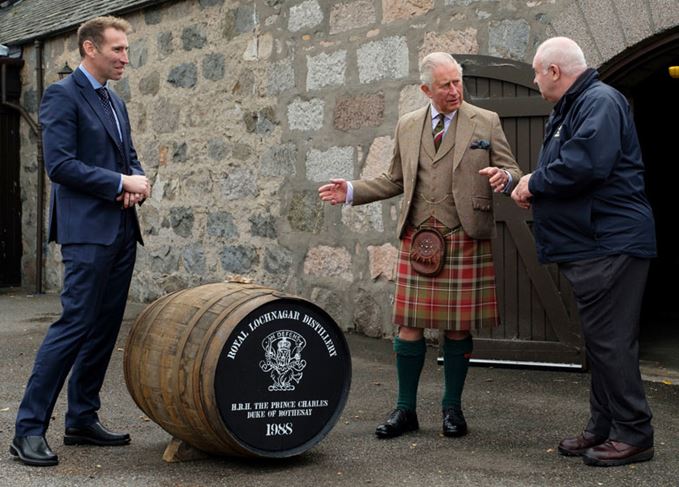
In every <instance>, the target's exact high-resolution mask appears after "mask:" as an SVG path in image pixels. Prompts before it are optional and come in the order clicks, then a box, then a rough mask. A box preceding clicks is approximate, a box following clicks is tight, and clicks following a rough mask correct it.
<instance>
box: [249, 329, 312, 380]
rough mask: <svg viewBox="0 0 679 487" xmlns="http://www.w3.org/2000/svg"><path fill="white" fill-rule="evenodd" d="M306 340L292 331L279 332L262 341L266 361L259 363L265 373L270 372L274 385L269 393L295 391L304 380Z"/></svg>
mask: <svg viewBox="0 0 679 487" xmlns="http://www.w3.org/2000/svg"><path fill="white" fill-rule="evenodd" d="M304 347H306V339H305V338H304V337H303V336H302V335H300V334H299V333H296V332H294V331H291V330H279V331H276V332H274V333H271V334H270V335H268V336H267V337H266V338H264V340H262V348H263V349H264V360H262V361H260V362H259V368H260V369H262V371H263V372H269V373H270V374H269V375H270V376H271V379H272V380H273V384H271V385H270V386H269V391H294V390H295V384H299V381H300V380H302V375H303V374H302V370H304V367H306V360H302V355H301V354H302V350H303V349H304Z"/></svg>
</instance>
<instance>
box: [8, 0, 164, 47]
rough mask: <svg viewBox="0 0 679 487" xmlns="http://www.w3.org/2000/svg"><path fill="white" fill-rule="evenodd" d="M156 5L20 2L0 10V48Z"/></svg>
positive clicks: (122, 0)
mask: <svg viewBox="0 0 679 487" xmlns="http://www.w3.org/2000/svg"><path fill="white" fill-rule="evenodd" d="M165 1H167V0H165ZM157 3H163V0H20V1H19V2H17V3H14V4H13V5H9V6H6V7H3V8H0V44H4V45H6V46H11V45H20V44H26V43H27V42H30V41H33V40H35V39H38V38H41V37H49V36H53V35H57V34H60V33H63V32H67V31H69V30H73V29H75V28H76V27H77V26H78V25H80V24H81V23H82V22H84V21H85V20H87V19H90V18H92V17H96V16H98V15H109V14H114V15H121V14H123V13H127V12H132V11H135V10H140V9H142V8H144V7H146V6H148V5H153V4H157Z"/></svg>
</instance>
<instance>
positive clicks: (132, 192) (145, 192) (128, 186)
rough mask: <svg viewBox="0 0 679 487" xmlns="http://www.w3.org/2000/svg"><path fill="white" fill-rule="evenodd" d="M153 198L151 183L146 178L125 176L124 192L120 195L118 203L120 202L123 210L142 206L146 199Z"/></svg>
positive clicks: (134, 175)
mask: <svg viewBox="0 0 679 487" xmlns="http://www.w3.org/2000/svg"><path fill="white" fill-rule="evenodd" d="M150 197H151V183H149V180H148V178H147V177H146V176H144V175H141V174H133V175H131V176H128V175H126V174H123V192H122V193H120V195H118V197H117V198H116V201H120V202H121V203H122V205H123V208H130V207H132V206H134V205H136V204H141V203H142V202H143V201H144V200H145V199H146V198H150Z"/></svg>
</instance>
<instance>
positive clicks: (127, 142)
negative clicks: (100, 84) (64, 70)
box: [40, 69, 144, 245]
mask: <svg viewBox="0 0 679 487" xmlns="http://www.w3.org/2000/svg"><path fill="white" fill-rule="evenodd" d="M109 92H110V94H111V102H112V103H113V106H114V108H115V111H116V115H117V117H118V121H119V123H120V130H121V132H122V136H123V140H122V141H121V140H120V136H119V135H118V130H117V128H116V126H115V124H114V123H112V122H111V121H110V120H109V118H108V117H107V115H106V113H105V111H104V108H103V106H102V104H101V101H100V99H99V96H98V95H97V93H96V92H95V91H94V89H93V88H92V85H91V84H90V82H89V80H88V79H87V77H86V76H85V75H84V74H83V72H82V71H81V70H80V69H76V70H75V71H74V72H73V73H72V74H71V75H69V76H68V77H67V78H65V79H63V80H61V81H59V82H57V83H54V84H52V85H50V86H49V88H47V90H46V91H45V94H44V96H43V99H42V103H41V105H40V122H41V124H42V130H43V150H44V155H45V168H46V169H47V174H48V176H49V178H50V180H51V181H52V193H51V198H50V216H49V241H50V242H51V241H56V242H58V243H60V244H62V245H63V244H101V245H110V244H112V243H113V241H114V239H115V237H116V235H117V234H118V229H119V226H120V219H121V217H122V211H121V208H122V206H121V203H120V202H118V201H116V196H117V194H116V193H117V191H118V188H119V186H120V174H121V173H123V174H128V175H129V174H144V170H143V169H142V167H141V164H140V163H139V160H138V159H137V153H136V151H135V150H134V146H133V144H132V138H131V130H130V121H129V118H128V114H127V109H126V108H125V104H124V103H123V101H122V100H121V99H120V98H119V97H118V95H116V94H115V93H114V92H113V91H111V90H110V91H109ZM130 212H131V214H132V215H133V221H134V225H135V228H136V234H137V240H138V241H139V243H141V244H142V245H143V241H142V238H141V231H140V230H139V223H138V220H137V217H136V212H135V210H134V208H132V209H131V210H130Z"/></svg>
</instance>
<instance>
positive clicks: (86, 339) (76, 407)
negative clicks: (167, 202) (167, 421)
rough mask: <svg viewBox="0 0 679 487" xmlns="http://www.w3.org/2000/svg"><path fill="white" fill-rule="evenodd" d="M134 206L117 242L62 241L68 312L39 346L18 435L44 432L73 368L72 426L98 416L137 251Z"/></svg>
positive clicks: (125, 213) (70, 389) (70, 388)
mask: <svg viewBox="0 0 679 487" xmlns="http://www.w3.org/2000/svg"><path fill="white" fill-rule="evenodd" d="M133 211H134V210H133V209H128V210H122V215H121V219H120V220H121V222H120V228H119V230H118V234H117V236H116V238H115V240H114V242H113V244H111V245H96V244H69V245H62V247H61V253H62V258H63V263H64V286H63V290H62V293H61V304H62V308H63V309H62V314H61V317H60V318H59V319H58V320H57V321H56V322H54V323H53V324H52V325H51V326H50V327H49V329H48V330H47V335H46V336H45V339H44V341H43V343H42V345H41V346H40V349H39V350H38V353H37V356H36V359H35V364H34V366H33V372H32V374H31V377H30V378H29V380H28V385H27V386H26V391H25V393H24V398H23V400H22V401H21V404H20V406H19V411H18V414H17V420H16V436H36V435H44V434H45V432H46V430H47V427H48V425H49V421H50V418H51V416H52V411H53V409H54V404H55V402H56V400H57V397H58V396H59V392H60V391H61V389H62V387H63V385H64V382H65V381H66V377H67V376H68V373H69V371H70V372H71V377H70V379H69V382H68V409H67V411H66V427H67V428H68V427H83V426H88V425H90V424H92V423H94V422H95V421H97V420H98V416H97V411H98V410H99V407H100V405H101V403H100V399H99V391H100V389H101V386H102V384H103V382H104V376H105V374H106V369H107V367H108V364H109V360H110V358H111V354H112V352H113V348H114V346H115V343H116V339H117V337H118V332H119V330H120V324H121V322H122V319H123V314H124V312H125V303H126V301H127V294H128V291H129V287H130V281H131V279H132V271H133V268H134V261H135V258H136V251H137V238H136V227H135V225H134V216H133V214H132V212H133Z"/></svg>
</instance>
